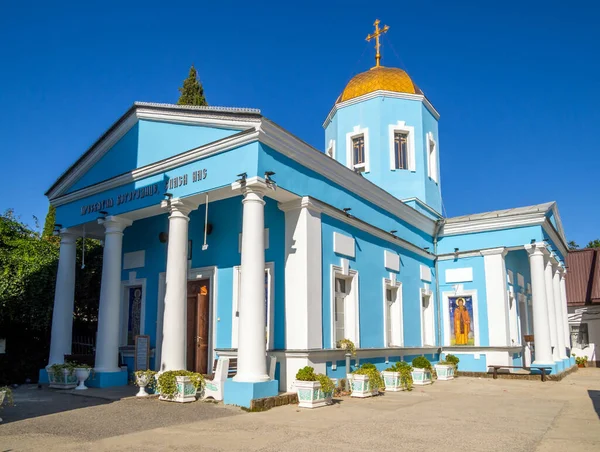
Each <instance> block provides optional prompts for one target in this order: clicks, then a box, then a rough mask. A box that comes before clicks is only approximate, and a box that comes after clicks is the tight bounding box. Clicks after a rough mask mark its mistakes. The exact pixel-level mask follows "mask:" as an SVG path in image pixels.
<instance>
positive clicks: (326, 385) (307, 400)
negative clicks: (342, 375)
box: [294, 366, 335, 408]
mask: <svg viewBox="0 0 600 452" xmlns="http://www.w3.org/2000/svg"><path fill="white" fill-rule="evenodd" d="M294 385H295V386H296V391H297V392H298V402H299V403H298V406H301V407H303V408H318V407H320V406H325V405H331V404H332V403H333V400H332V397H333V390H334V389H335V386H334V384H333V381H331V379H330V378H329V377H328V376H327V375H323V374H315V369H314V368H312V367H310V366H306V367H303V368H302V369H300V370H299V371H298V373H296V381H295V382H294Z"/></svg>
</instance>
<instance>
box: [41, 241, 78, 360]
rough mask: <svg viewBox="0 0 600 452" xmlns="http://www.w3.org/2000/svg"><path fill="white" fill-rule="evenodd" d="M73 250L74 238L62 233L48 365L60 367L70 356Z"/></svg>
mask: <svg viewBox="0 0 600 452" xmlns="http://www.w3.org/2000/svg"><path fill="white" fill-rule="evenodd" d="M76 251H77V236H76V235H75V234H74V233H72V232H71V231H69V230H68V229H63V230H61V231H60V254H59V260H58V271H57V273H56V288H55V290H54V310H53V311H52V336H51V337H50V358H49V360H48V365H52V364H62V363H63V362H64V359H65V355H68V354H70V353H71V340H72V334H73V304H74V302H75V259H76Z"/></svg>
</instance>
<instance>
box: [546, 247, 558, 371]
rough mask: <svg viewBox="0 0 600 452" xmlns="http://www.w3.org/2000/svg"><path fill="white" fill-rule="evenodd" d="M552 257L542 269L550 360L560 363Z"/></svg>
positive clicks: (547, 259) (548, 258)
mask: <svg viewBox="0 0 600 452" xmlns="http://www.w3.org/2000/svg"><path fill="white" fill-rule="evenodd" d="M553 261H554V258H553V257H547V258H546V260H545V267H544V282H545V287H546V303H547V304H548V323H549V324H550V344H552V359H553V360H554V361H560V354H559V353H558V348H559V347H558V330H557V328H556V308H555V307H554V306H555V305H554V287H553V283H552V263H553Z"/></svg>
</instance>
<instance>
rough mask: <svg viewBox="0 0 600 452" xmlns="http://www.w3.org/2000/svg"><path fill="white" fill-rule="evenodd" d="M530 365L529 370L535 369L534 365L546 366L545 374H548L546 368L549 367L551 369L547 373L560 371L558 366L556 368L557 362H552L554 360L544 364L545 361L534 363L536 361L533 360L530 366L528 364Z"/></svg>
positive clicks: (553, 373) (552, 373)
mask: <svg viewBox="0 0 600 452" xmlns="http://www.w3.org/2000/svg"><path fill="white" fill-rule="evenodd" d="M530 367H531V370H532V371H533V370H535V368H536V367H544V368H546V374H547V375H548V370H547V369H548V368H550V369H551V370H550V373H549V374H550V375H556V374H557V373H559V372H560V370H559V368H558V366H557V363H554V362H551V363H548V364H546V363H536V362H534V363H533V364H531V366H530ZM539 372H540V374H541V371H539Z"/></svg>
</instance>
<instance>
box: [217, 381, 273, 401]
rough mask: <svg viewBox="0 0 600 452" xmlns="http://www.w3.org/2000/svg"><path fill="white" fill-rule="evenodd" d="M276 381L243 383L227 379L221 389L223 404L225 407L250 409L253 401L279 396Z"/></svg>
mask: <svg viewBox="0 0 600 452" xmlns="http://www.w3.org/2000/svg"><path fill="white" fill-rule="evenodd" d="M278 388H279V382H278V381H277V380H269V381H262V382H259V383H245V382H241V381H233V379H231V378H230V379H228V380H226V381H225V385H224V388H223V392H224V394H223V402H225V404H226V405H237V406H242V407H245V408H250V402H251V401H252V400H254V399H262V398H265V397H273V396H276V395H277V394H279V391H278Z"/></svg>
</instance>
